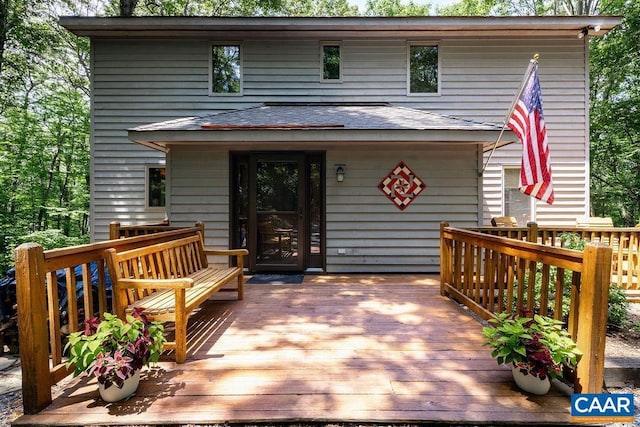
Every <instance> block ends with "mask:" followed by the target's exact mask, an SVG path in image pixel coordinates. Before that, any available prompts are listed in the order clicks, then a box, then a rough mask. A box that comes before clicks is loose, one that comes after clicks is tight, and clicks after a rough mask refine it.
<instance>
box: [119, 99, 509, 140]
mask: <svg viewBox="0 0 640 427" xmlns="http://www.w3.org/2000/svg"><path fill="white" fill-rule="evenodd" d="M501 130H502V126H498V125H495V124H491V123H478V122H473V121H470V120H464V119H459V118H455V117H450V116H443V115H440V114H435V113H431V112H427V111H422V110H416V109H410V108H402V107H395V106H393V105H390V104H384V103H382V104H377V103H372V104H355V105H354V104H322V103H319V104H314V103H303V104H295V103H282V104H279V103H271V104H269V103H267V104H262V105H259V106H256V107H251V108H247V109H243V110H233V111H228V112H224V113H219V114H210V115H206V116H199V117H185V118H182V119H177V120H171V121H166V122H160V123H153V124H150V125H145V126H138V127H136V128H133V129H129V139H131V140H132V141H134V142H137V143H139V144H142V145H145V146H148V147H151V148H153V149H156V150H161V151H168V149H169V148H170V147H172V146H185V145H200V146H202V145H205V146H209V147H215V148H220V149H233V150H256V149H265V150H267V149H268V150H319V149H323V150H326V149H353V148H361V147H367V148H368V149H389V148H390V147H392V148H396V147H420V146H426V145H433V144H448V145H450V144H456V145H458V144H475V145H481V146H483V148H485V147H492V146H493V145H494V144H495V142H496V140H497V138H498V135H499V134H500V132H501ZM515 140H516V136H515V135H514V134H513V133H512V132H511V131H509V130H507V131H506V132H504V134H503V136H502V138H501V140H500V142H499V145H506V144H509V143H511V142H513V141H515Z"/></svg>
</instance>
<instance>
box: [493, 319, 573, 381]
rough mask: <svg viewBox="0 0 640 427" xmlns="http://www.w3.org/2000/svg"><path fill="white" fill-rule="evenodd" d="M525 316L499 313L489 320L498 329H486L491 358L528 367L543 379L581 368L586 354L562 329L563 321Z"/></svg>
mask: <svg viewBox="0 0 640 427" xmlns="http://www.w3.org/2000/svg"><path fill="white" fill-rule="evenodd" d="M522 314H523V315H522V316H517V315H515V314H508V313H500V314H497V315H496V316H495V318H493V319H491V320H489V323H491V324H492V325H494V326H492V327H485V328H483V329H482V333H483V335H484V337H485V338H486V339H487V342H486V343H485V345H486V346H489V347H492V349H493V350H492V352H491V356H492V357H494V358H495V359H496V360H497V362H498V364H512V363H513V364H514V365H521V364H528V365H529V366H530V372H531V373H532V374H533V375H535V376H537V377H539V378H541V379H544V378H546V377H547V376H549V377H550V378H557V377H559V376H562V367H563V366H567V367H569V368H575V367H576V366H577V364H578V361H579V360H580V357H582V352H581V351H580V350H579V349H578V347H577V346H576V344H575V343H574V342H573V340H572V339H571V337H570V336H569V333H568V332H567V331H566V330H564V329H562V322H559V321H557V320H554V319H552V318H550V317H545V316H540V315H537V314H536V315H534V316H533V317H530V316H529V313H522Z"/></svg>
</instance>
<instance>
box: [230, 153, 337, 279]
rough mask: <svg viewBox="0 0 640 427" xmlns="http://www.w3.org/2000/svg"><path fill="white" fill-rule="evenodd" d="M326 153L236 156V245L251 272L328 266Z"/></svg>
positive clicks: (233, 208)
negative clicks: (246, 252)
mask: <svg viewBox="0 0 640 427" xmlns="http://www.w3.org/2000/svg"><path fill="white" fill-rule="evenodd" d="M323 170H324V154H322V153H313V152H308V153H282V152H278V153H275V152H271V153H233V154H231V194H232V197H231V222H230V227H231V229H230V231H231V245H232V247H234V248H246V249H248V250H249V257H248V259H247V260H245V265H246V266H247V267H249V269H250V271H252V272H258V271H272V272H273V271H323V270H324V253H325V251H324V247H325V239H324V234H325V233H324V216H325V214H324V184H323V182H324V172H323Z"/></svg>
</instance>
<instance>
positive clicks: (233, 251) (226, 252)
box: [204, 248, 249, 256]
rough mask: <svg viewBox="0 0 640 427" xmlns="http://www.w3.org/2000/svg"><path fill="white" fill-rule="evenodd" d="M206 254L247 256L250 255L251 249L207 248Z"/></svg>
mask: <svg viewBox="0 0 640 427" xmlns="http://www.w3.org/2000/svg"><path fill="white" fill-rule="evenodd" d="M204 253H205V255H214V256H215V255H226V256H245V255H249V251H248V250H246V249H206V248H205V250H204Z"/></svg>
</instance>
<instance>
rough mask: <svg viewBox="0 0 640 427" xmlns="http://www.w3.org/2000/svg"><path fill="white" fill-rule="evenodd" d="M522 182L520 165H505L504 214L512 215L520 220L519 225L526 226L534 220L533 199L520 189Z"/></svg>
mask: <svg viewBox="0 0 640 427" xmlns="http://www.w3.org/2000/svg"><path fill="white" fill-rule="evenodd" d="M519 183H520V167H509V166H505V167H504V169H503V170H502V201H503V205H502V214H503V216H512V217H515V218H516V219H517V220H518V225H519V226H520V227H524V226H525V225H527V222H529V221H533V220H534V218H533V215H532V206H533V205H532V201H533V199H532V198H531V197H529V196H527V195H526V194H524V193H523V192H522V191H520V190H519V189H518V184H519Z"/></svg>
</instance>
